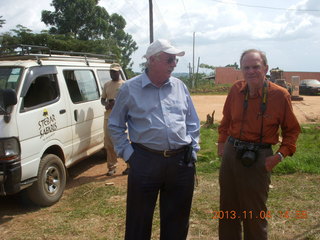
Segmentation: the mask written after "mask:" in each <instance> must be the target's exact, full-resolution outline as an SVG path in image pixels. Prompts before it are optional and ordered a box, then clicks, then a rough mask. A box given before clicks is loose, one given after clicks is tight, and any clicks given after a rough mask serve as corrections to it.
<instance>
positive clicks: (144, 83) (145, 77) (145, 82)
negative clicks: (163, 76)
mask: <svg viewBox="0 0 320 240" xmlns="http://www.w3.org/2000/svg"><path fill="white" fill-rule="evenodd" d="M142 76H143V77H142V82H141V85H142V88H144V87H146V86H148V85H153V86H155V85H154V84H153V83H152V82H151V80H150V79H149V77H148V75H147V73H146V72H144V73H142ZM167 84H170V85H171V84H172V80H171V77H169V79H168V80H167V81H166V82H165V83H164V84H163V86H164V85H167Z"/></svg>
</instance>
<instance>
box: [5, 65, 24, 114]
mask: <svg viewBox="0 0 320 240" xmlns="http://www.w3.org/2000/svg"><path fill="white" fill-rule="evenodd" d="M21 74H22V68H20V67H14V66H12V67H8V66H7V67H0V115H2V114H4V113H5V109H4V103H3V101H4V99H3V90H4V89H10V88H11V89H14V90H15V91H17V88H18V86H19V81H20V76H21Z"/></svg>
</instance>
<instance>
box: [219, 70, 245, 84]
mask: <svg viewBox="0 0 320 240" xmlns="http://www.w3.org/2000/svg"><path fill="white" fill-rule="evenodd" d="M215 75H216V78H215V83H216V84H226V83H234V82H235V81H237V80H240V79H243V77H242V73H241V71H240V70H237V69H235V68H233V67H216V68H215Z"/></svg>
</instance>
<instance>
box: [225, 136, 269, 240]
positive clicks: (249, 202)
mask: <svg viewBox="0 0 320 240" xmlns="http://www.w3.org/2000/svg"><path fill="white" fill-rule="evenodd" d="M272 154H273V153H272V149H271V148H266V149H260V150H259V152H258V159H257V161H256V162H255V163H254V164H253V165H252V166H251V167H245V166H243V165H242V163H241V161H240V159H239V158H237V154H236V150H235V148H234V147H233V145H232V144H231V143H228V141H227V142H226V143H225V147H224V154H223V158H222V163H221V168H220V176H219V183H220V219H219V239H220V240H240V239H242V235H243V236H244V239H245V240H265V239H268V235H267V226H268V222H267V217H266V216H267V206H266V202H267V198H268V192H269V184H270V173H269V172H267V170H266V169H265V158H266V157H267V156H270V155H272ZM241 223H242V226H241ZM242 227H243V234H242Z"/></svg>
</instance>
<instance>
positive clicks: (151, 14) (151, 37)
mask: <svg viewBox="0 0 320 240" xmlns="http://www.w3.org/2000/svg"><path fill="white" fill-rule="evenodd" d="M152 9H153V7H152V0H149V29H150V44H151V43H153V10H152Z"/></svg>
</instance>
